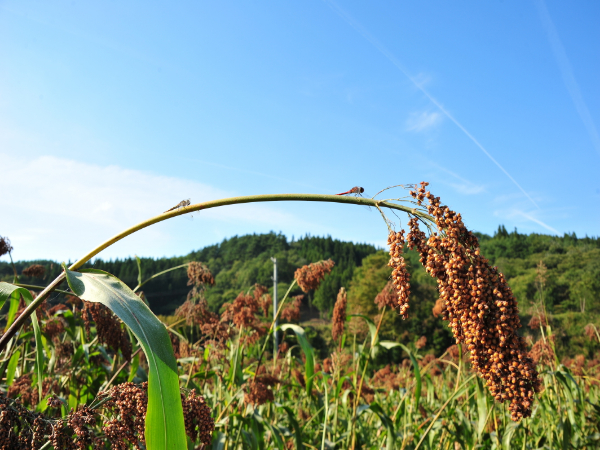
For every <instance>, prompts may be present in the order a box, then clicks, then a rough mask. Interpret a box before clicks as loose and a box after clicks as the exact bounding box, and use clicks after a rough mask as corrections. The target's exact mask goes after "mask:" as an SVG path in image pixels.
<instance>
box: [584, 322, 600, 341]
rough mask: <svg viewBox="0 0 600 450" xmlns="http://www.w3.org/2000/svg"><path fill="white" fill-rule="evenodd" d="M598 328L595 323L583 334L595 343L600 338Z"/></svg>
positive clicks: (589, 325) (590, 324) (587, 327)
mask: <svg viewBox="0 0 600 450" xmlns="http://www.w3.org/2000/svg"><path fill="white" fill-rule="evenodd" d="M597 331H598V330H597V328H596V326H595V325H594V324H593V323H588V324H587V325H586V326H585V328H584V329H583V333H584V334H585V335H586V336H587V337H588V338H589V339H590V340H591V341H593V340H594V339H597V338H598V335H597V334H596V333H597Z"/></svg>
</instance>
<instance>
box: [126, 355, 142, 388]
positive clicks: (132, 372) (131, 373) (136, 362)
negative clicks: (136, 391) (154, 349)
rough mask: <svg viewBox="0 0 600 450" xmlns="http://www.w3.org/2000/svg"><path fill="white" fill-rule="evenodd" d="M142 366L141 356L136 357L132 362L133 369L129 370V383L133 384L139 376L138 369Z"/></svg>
mask: <svg viewBox="0 0 600 450" xmlns="http://www.w3.org/2000/svg"><path fill="white" fill-rule="evenodd" d="M139 366H140V355H135V357H134V358H133V361H131V367H130V369H129V376H128V377H127V381H128V382H129V383H131V382H132V381H133V379H134V378H135V376H136V375H137V370H138V367H139Z"/></svg>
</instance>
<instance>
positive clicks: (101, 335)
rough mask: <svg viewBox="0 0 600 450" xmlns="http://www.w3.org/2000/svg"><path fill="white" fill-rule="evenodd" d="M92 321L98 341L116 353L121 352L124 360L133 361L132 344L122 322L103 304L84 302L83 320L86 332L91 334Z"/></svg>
mask: <svg viewBox="0 0 600 450" xmlns="http://www.w3.org/2000/svg"><path fill="white" fill-rule="evenodd" d="M90 319H92V320H93V321H94V322H95V323H96V333H97V334H98V341H99V342H100V343H101V344H103V345H106V346H107V347H109V348H111V349H112V350H113V351H114V352H117V351H119V350H121V354H122V355H123V358H125V359H126V360H127V361H128V360H129V359H131V342H130V341H129V338H128V336H127V332H126V331H125V330H124V329H123V327H122V326H121V321H120V320H119V319H118V317H117V316H115V315H114V314H113V313H112V311H111V310H110V309H108V308H107V307H106V306H104V305H103V304H102V303H96V302H84V307H83V320H84V324H85V329H86V332H87V334H88V336H89V334H90Z"/></svg>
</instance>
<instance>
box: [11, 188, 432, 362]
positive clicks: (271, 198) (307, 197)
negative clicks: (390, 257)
mask: <svg viewBox="0 0 600 450" xmlns="http://www.w3.org/2000/svg"><path fill="white" fill-rule="evenodd" d="M286 201H296V202H330V203H346V204H353V205H366V206H374V207H376V208H380V207H384V208H389V209H397V210H399V211H404V212H406V213H408V214H412V215H414V216H417V217H419V218H421V219H426V220H429V221H430V222H433V217H431V216H430V215H429V214H426V213H425V212H423V211H420V210H418V209H416V208H410V207H408V206H404V205H399V204H396V203H393V202H389V201H379V200H373V199H370V198H362V197H343V196H339V195H318V194H273V195H247V196H242V197H230V198H224V199H221V200H212V201H210V202H204V203H197V204H195V205H190V206H186V207H184V208H179V209H176V210H173V211H169V212H166V213H163V214H160V215H158V216H155V217H152V218H151V219H148V220H145V221H143V222H140V223H138V224H137V225H134V226H133V227H130V228H127V229H126V230H124V231H122V232H121V233H119V234H117V235H115V236H113V237H112V238H110V239H109V240H107V241H106V242H104V243H103V244H101V245H99V246H98V247H96V248H95V249H93V250H92V251H91V252H89V253H88V254H86V255H84V256H83V257H82V258H81V259H79V260H78V261H77V262H76V263H74V264H72V265H71V267H69V270H77V269H79V268H81V267H82V266H83V265H84V264H85V263H86V262H88V261H89V260H90V259H92V258H93V257H94V256H96V255H97V254H98V253H100V252H101V251H102V250H104V249H106V248H108V247H110V246H111V245H113V244H114V243H116V242H119V241H120V240H121V239H123V238H125V237H127V236H129V235H130V234H133V233H135V232H136V231H140V230H143V229H144V228H147V227H149V226H150V225H154V224H156V223H159V222H163V221H165V220H168V219H172V218H173V217H177V216H181V215H183V214H188V213H191V212H194V211H201V210H204V209H211V208H216V207H219V206H227V205H239V204H243V203H258V202H286ZM11 260H12V256H11ZM64 278H65V274H64V273H61V274H60V275H59V276H58V277H57V278H56V279H55V280H54V281H53V282H52V283H50V284H49V285H48V286H47V287H46V289H44V290H43V291H42V292H41V293H40V295H39V296H38V297H37V298H36V299H35V300H34V301H33V302H31V304H30V305H29V306H28V307H27V308H26V309H25V311H23V313H22V314H21V315H20V316H19V318H18V319H17V320H15V322H14V323H13V324H12V326H11V327H10V328H9V329H8V330H7V332H6V333H5V334H4V335H3V336H2V337H1V338H0V352H1V351H2V350H4V347H6V345H7V344H8V341H9V340H10V338H11V337H13V336H14V335H15V333H16V332H17V330H18V329H19V328H20V327H21V326H22V325H23V323H24V322H25V320H26V319H28V318H29V316H30V315H31V313H32V312H33V311H34V310H35V309H36V308H37V307H38V306H39V305H40V304H41V303H42V302H43V301H44V299H45V298H46V297H47V296H48V294H49V293H50V292H52V291H53V290H54V289H55V288H56V287H57V286H58V285H59V284H60V283H61V282H62V281H63V279H64ZM15 281H16V280H15Z"/></svg>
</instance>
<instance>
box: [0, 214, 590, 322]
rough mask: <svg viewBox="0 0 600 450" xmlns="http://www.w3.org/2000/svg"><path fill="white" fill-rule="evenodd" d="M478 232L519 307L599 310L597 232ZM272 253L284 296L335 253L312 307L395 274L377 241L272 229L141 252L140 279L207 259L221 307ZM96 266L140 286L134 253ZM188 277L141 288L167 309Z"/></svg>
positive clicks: (214, 303)
mask: <svg viewBox="0 0 600 450" xmlns="http://www.w3.org/2000/svg"><path fill="white" fill-rule="evenodd" d="M477 235H478V238H479V242H480V244H481V248H482V253H483V254H484V255H485V256H486V257H487V258H489V259H490V261H491V263H492V264H493V265H497V266H498V267H499V268H500V270H501V271H502V272H503V273H504V274H505V275H506V277H507V279H508V281H509V284H510V286H511V287H512V289H513V291H514V292H515V294H516V296H517V299H518V300H519V302H520V304H521V305H523V306H526V305H529V304H530V303H531V302H533V301H535V300H536V299H537V298H538V297H539V296H540V295H543V297H544V299H545V302H546V305H547V308H548V311H549V312H551V313H554V314H561V313H566V312H569V311H571V312H573V311H585V312H594V311H597V312H599V313H600V240H599V239H598V238H588V237H585V238H578V237H577V236H575V234H565V235H564V236H562V237H557V236H548V235H540V234H529V235H527V234H521V233H518V232H517V231H516V230H514V231H512V232H508V231H507V230H506V229H505V228H504V226H500V227H499V228H498V230H497V231H496V233H495V234H494V236H489V235H485V234H481V233H478V234H477ZM17 252H18V249H15V253H17ZM17 254H18V253H17ZM377 254H379V255H380V256H377ZM272 256H273V257H276V258H277V261H278V268H279V292H280V293H281V294H280V295H283V293H284V292H285V290H286V289H287V288H288V286H289V284H290V283H291V281H292V279H293V274H294V271H295V270H296V268H298V267H300V266H302V265H304V264H308V263H311V262H316V261H319V260H322V259H328V258H331V259H333V260H334V261H335V263H336V266H335V268H334V270H333V272H332V273H331V275H330V276H328V277H327V278H326V279H325V281H324V282H323V284H322V285H321V287H320V288H319V289H318V290H317V291H316V292H315V293H314V298H312V299H311V300H312V303H313V305H314V306H315V307H316V308H318V309H319V310H321V311H323V312H329V311H331V308H332V306H333V302H335V298H336V294H337V292H338V290H339V288H340V287H341V286H344V287H346V288H347V289H349V292H350V294H351V296H352V297H356V295H358V293H359V292H361V293H364V295H363V294H361V295H362V296H363V297H364V298H363V299H362V300H361V302H364V303H365V304H368V303H371V304H372V302H373V297H374V295H372V294H373V292H374V291H376V290H377V289H381V288H382V287H383V286H380V285H381V283H383V284H385V280H386V279H387V277H388V275H389V274H388V272H389V268H387V266H386V256H385V254H382V253H378V252H377V249H376V248H375V247H374V246H372V245H367V244H355V243H352V242H342V241H339V240H336V239H333V238H331V237H312V236H306V237H303V238H301V239H299V240H292V241H288V240H287V238H286V237H285V236H283V235H281V234H276V233H269V234H259V235H257V234H253V235H246V236H235V237H233V238H231V239H225V240H224V241H223V242H221V243H220V244H216V245H211V246H208V247H205V248H202V249H200V250H197V251H193V252H191V253H190V254H188V255H186V256H181V257H174V258H159V259H152V258H142V259H141V267H142V272H143V276H142V278H143V279H146V278H148V277H150V276H151V275H153V274H155V273H157V272H161V271H163V270H166V269H169V268H171V267H174V266H177V265H181V264H183V263H185V262H188V261H201V262H204V263H205V264H207V265H208V267H209V268H210V270H211V271H212V273H213V275H215V279H216V285H215V286H214V287H212V288H210V289H208V290H207V293H206V296H207V300H208V302H209V305H210V306H211V308H213V309H214V310H218V309H219V307H220V305H222V304H223V303H224V302H226V301H231V300H232V299H234V298H235V296H236V295H237V294H238V293H239V292H240V291H242V290H247V289H249V288H250V287H252V286H253V285H254V283H260V284H263V285H265V286H268V287H269V288H271V287H272V279H271V277H272V275H273V263H272V261H271V259H270V258H271V257H272ZM367 256H369V258H368V259H366V260H365V261H366V262H367V264H368V266H369V267H368V268H365V269H364V270H361V271H357V270H356V268H358V267H361V266H363V264H364V261H363V260H364V259H365V258H366V257H367ZM408 256H409V262H410V266H411V267H410V270H411V272H413V279H412V284H413V289H412V292H413V296H414V297H415V299H414V300H413V301H412V305H413V306H411V311H413V312H414V314H413V317H420V314H421V313H422V314H423V320H425V317H426V316H430V312H431V305H430V303H431V302H434V301H435V298H436V296H437V293H436V291H435V282H434V280H432V279H428V277H427V276H426V275H425V274H424V272H423V273H422V274H421V273H420V271H421V270H422V269H421V268H420V265H419V263H418V258H416V255H411V254H410V253H409V255H408ZM540 261H542V262H543V265H544V267H545V268H546V270H547V272H546V273H545V275H544V286H543V292H542V293H540V292H539V290H540V286H539V283H538V284H537V285H536V278H537V277H538V272H539V270H538V266H539V264H540ZM33 263H38V264H43V265H44V266H45V267H46V276H45V278H44V279H43V280H39V279H34V278H28V277H25V276H21V272H22V270H23V269H25V268H26V267H27V266H29V265H31V264H33ZM15 264H16V269H17V272H18V273H19V275H20V282H21V283H26V284H47V283H48V282H49V281H50V280H51V279H52V278H53V277H54V276H56V275H57V274H58V273H59V271H60V266H59V264H57V262H54V261H18V262H16V263H15ZM90 266H91V267H94V268H98V269H102V270H106V271H107V272H110V273H112V274H114V275H116V276H117V277H119V278H121V279H122V280H123V281H124V282H125V283H127V284H128V285H129V286H131V287H133V286H135V285H136V284H137V277H138V267H137V262H136V260H135V259H134V258H127V259H117V260H114V261H103V260H95V261H94V262H93V264H91V265H90ZM367 269H368V270H367ZM372 270H375V271H376V272H377V274H378V275H377V274H375V272H373V271H372ZM12 273H13V270H12V267H11V266H10V264H8V263H6V262H0V280H3V281H12ZM186 283H187V276H186V272H185V269H179V270H176V271H173V272H169V273H167V274H166V275H163V276H161V277H158V278H157V279H155V280H153V281H151V282H149V283H148V284H146V285H144V287H143V289H142V290H143V291H144V293H145V294H146V297H147V298H148V300H149V302H150V306H151V307H152V309H153V310H154V311H155V312H156V313H157V314H169V313H171V312H172V311H173V310H174V309H175V308H176V307H177V306H178V305H180V304H181V303H182V302H183V300H184V299H185V297H186V294H187V292H188V290H189V287H188V286H187V284H186ZM361 283H362V284H361ZM363 288H364V289H363ZM352 291H354V292H352ZM294 293H300V291H299V290H298V291H297V292H294ZM375 293H376V292H375ZM522 309H523V308H522ZM421 310H422V311H421ZM419 311H421V312H419ZM417 322H418V321H417ZM417 322H415V324H417V325H415V326H417V327H419V326H423V322H419V323H417ZM432 326H433V325H432Z"/></svg>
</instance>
